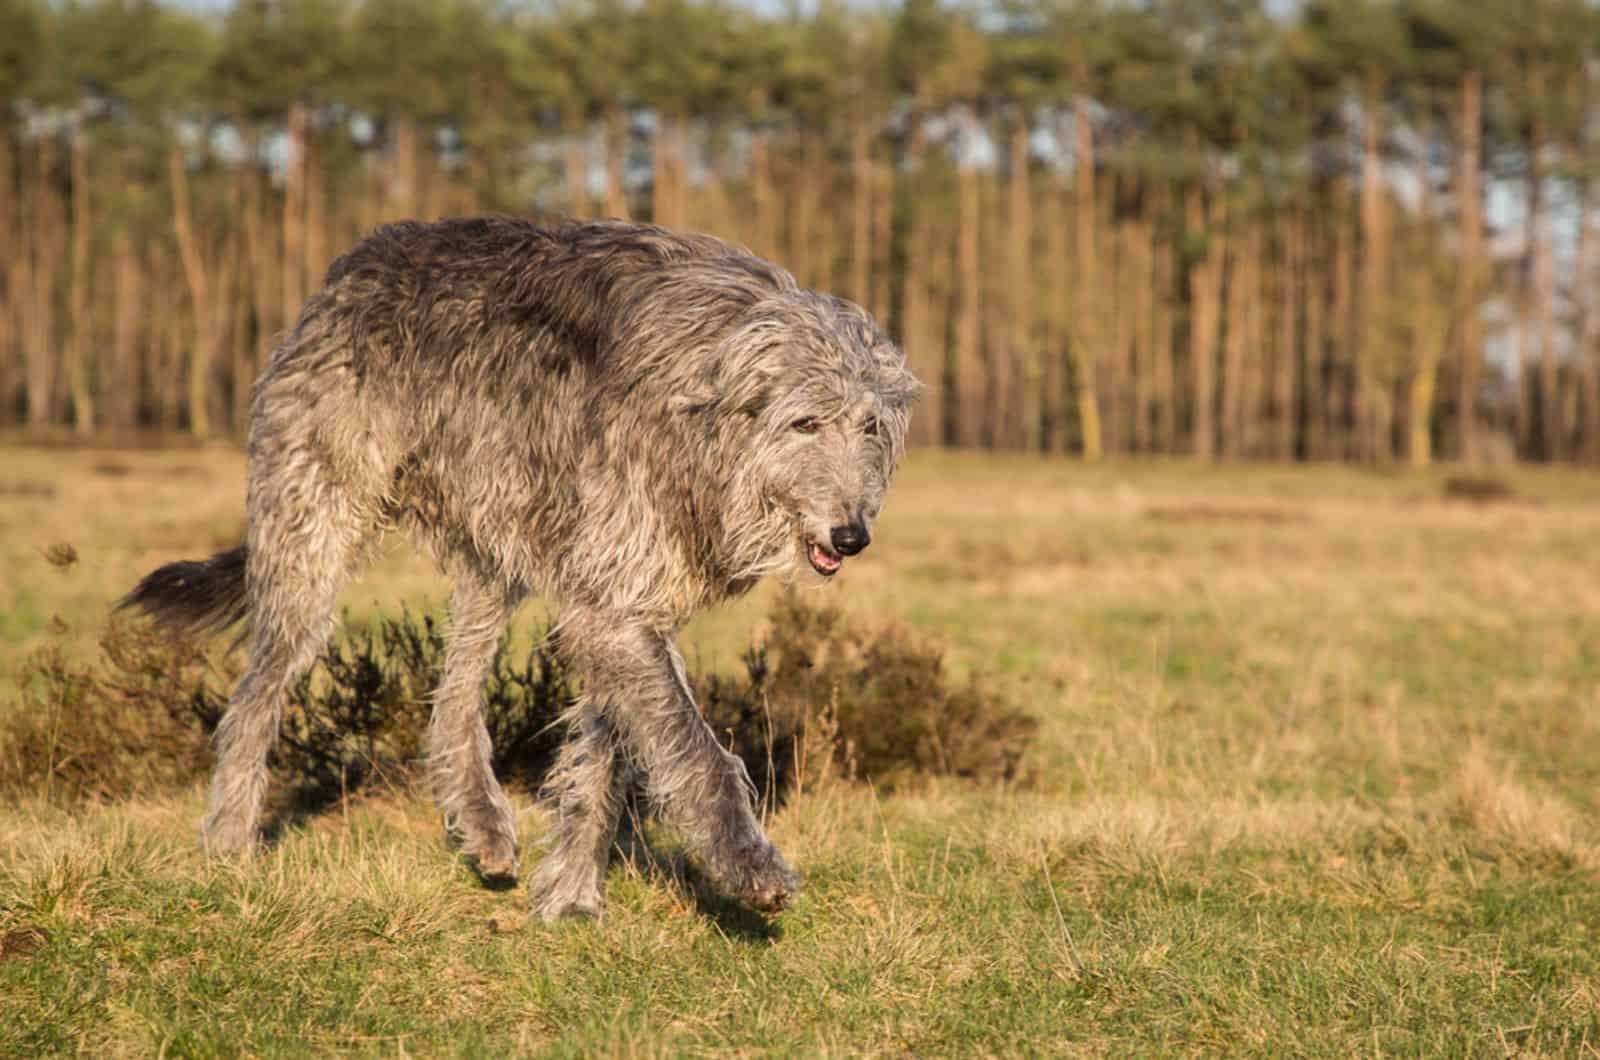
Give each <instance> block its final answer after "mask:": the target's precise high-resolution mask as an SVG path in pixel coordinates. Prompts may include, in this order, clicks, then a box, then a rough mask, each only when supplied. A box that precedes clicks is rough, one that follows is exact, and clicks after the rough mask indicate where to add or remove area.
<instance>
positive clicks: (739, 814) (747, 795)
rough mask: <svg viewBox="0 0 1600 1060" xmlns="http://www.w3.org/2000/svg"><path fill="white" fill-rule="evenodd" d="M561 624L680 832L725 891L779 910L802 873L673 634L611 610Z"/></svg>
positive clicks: (598, 702)
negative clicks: (769, 831) (772, 836)
mask: <svg viewBox="0 0 1600 1060" xmlns="http://www.w3.org/2000/svg"><path fill="white" fill-rule="evenodd" d="M562 627H563V628H562V634H561V637H562V642H563V644H564V645H565V646H566V648H567V650H568V652H569V655H570V656H571V658H572V659H573V661H574V662H576V663H577V664H578V666H579V668H580V670H581V671H582V672H583V673H584V675H585V677H586V679H587V681H588V688H587V692H586V694H587V696H588V698H589V702H590V703H591V704H592V705H594V706H596V707H598V708H599V709H600V710H602V711H603V712H604V714H605V716H606V717H608V718H609V719H610V720H611V722H612V724H613V725H615V726H616V729H617V731H618V733H620V735H621V737H622V742H623V746H624V748H625V749H626V751H627V754H628V755H629V756H630V757H631V758H632V759H633V760H634V761H635V762H636V763H637V764H638V765H639V766H640V767H641V768H642V769H643V770H644V773H645V778H646V787H647V791H648V793H649V795H650V798H651V801H652V802H653V803H654V804H655V805H656V806H657V807H659V808H660V809H661V811H662V812H663V813H664V814H665V816H666V817H667V818H668V819H669V820H671V821H672V822H673V823H674V824H676V825H678V826H679V827H680V828H682V829H683V830H684V832H685V833H686V834H687V836H688V838H689V841H690V844H691V845H692V847H693V849H694V850H695V851H696V853H697V854H698V855H699V856H700V858H701V859H702V860H703V862H704V863H705V866H706V869H707V870H708V871H709V872H710V874H711V876H712V878H713V879H714V880H715V881H716V883H717V884H718V885H719V886H720V887H722V888H723V889H725V890H726V891H727V892H728V893H729V894H731V895H732V896H733V897H736V898H738V899H740V900H741V901H743V902H745V903H746V904H748V905H750V906H751V907H752V908H755V909H759V910H762V911H763V912H776V911H777V910H779V909H782V908H783V907H784V906H785V905H786V904H788V902H789V900H790V899H791V898H793V897H794V896H795V895H796V894H798V893H799V890H800V882H801V881H800V876H799V875H798V874H797V873H796V872H795V871H794V870H793V869H791V868H790V867H789V865H788V863H787V862H785V861H784V859H783V855H782V854H780V853H778V850H777V848H776V847H774V846H773V845H772V844H771V843H770V842H768V841H767V837H766V836H765V835H764V834H763V833H762V831H761V824H760V822H759V821H757V819H756V815H755V809H754V805H753V802H754V789H753V786H752V785H751V783H750V776H749V774H748V772H746V770H745V767H744V763H743V762H741V761H740V760H739V759H738V758H737V757H736V756H734V755H732V754H730V753H728V752H727V751H725V750H723V749H722V747H721V746H720V745H719V744H718V743H717V739H716V736H715V735H714V734H713V733H712V731H711V728H710V727H709V726H708V725H706V723H705V720H704V719H703V718H701V716H700V712H699V711H698V710H697V709H696V708H695V704H694V697H693V694H692V693H691V692H690V691H689V682H688V679H687V677H686V675H685V673H684V667H683V656H682V655H680V654H679V652H678V649H677V646H676V645H674V644H673V642H672V638H671V637H670V636H669V635H668V634H666V633H664V632H662V631H660V630H657V629H654V628H652V627H650V626H649V625H648V624H646V623H642V622H637V621H633V620H629V619H624V618H619V617H618V616H615V615H606V614H590V615H581V616H580V615H570V616H568V617H567V619H565V620H564V621H563V623H562Z"/></svg>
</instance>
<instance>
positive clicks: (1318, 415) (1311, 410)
mask: <svg viewBox="0 0 1600 1060" xmlns="http://www.w3.org/2000/svg"><path fill="white" fill-rule="evenodd" d="M1315 202H1316V201H1315V199H1314V198H1313V197H1312V194H1311V192H1310V189H1307V196H1306V203H1307V209H1308V210H1314V209H1315ZM1303 220H1304V222H1305V230H1304V231H1305V248H1306V250H1305V260H1306V269H1305V280H1304V283H1303V284H1302V290H1303V291H1304V292H1305V302H1304V306H1305V328H1306V331H1305V372H1304V373H1303V376H1302V381H1301V384H1300V394H1299V396H1298V398H1297V404H1298V406H1299V412H1300V414H1301V415H1303V416H1304V420H1303V423H1304V428H1303V433H1304V439H1305V440H1304V444H1303V450H1302V451H1303V452H1304V453H1305V455H1306V457H1307V458H1309V459H1313V460H1321V459H1323V458H1325V457H1326V456H1327V453H1328V417H1327V411H1328V402H1327V396H1326V392H1325V391H1326V388H1327V379H1328V343H1327V332H1326V329H1325V327H1324V323H1323V322H1324V320H1325V319H1326V317H1327V296H1328V277H1327V271H1326V270H1327V269H1328V268H1329V267H1330V265H1331V262H1329V261H1328V259H1327V256H1326V251H1327V240H1326V238H1325V237H1323V238H1319V233H1322V232H1325V231H1326V230H1325V228H1323V227H1322V226H1319V225H1318V224H1317V221H1316V215H1315V213H1311V212H1308V213H1306V214H1305V215H1304V218H1303Z"/></svg>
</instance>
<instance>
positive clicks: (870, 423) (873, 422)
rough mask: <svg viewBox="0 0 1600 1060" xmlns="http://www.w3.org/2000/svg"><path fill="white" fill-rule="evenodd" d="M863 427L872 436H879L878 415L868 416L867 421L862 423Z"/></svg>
mask: <svg viewBox="0 0 1600 1060" xmlns="http://www.w3.org/2000/svg"><path fill="white" fill-rule="evenodd" d="M861 429H862V430H863V431H864V432H866V433H867V434H868V435H870V436H871V437H873V438H876V437H877V436H878V417H876V416H868V417H867V422H866V423H863V424H862V425H861Z"/></svg>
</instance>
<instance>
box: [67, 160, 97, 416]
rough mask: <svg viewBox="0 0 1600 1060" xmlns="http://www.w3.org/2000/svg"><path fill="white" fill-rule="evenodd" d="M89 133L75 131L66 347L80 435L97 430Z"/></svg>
mask: <svg viewBox="0 0 1600 1060" xmlns="http://www.w3.org/2000/svg"><path fill="white" fill-rule="evenodd" d="M89 199H90V184H89V134H88V132H87V131H86V130H84V129H82V128H75V129H74V130H73V131H72V293H71V295H70V296H69V300H68V305H69V306H70V310H69V312H70V315H71V318H72V319H71V321H70V328H71V331H70V339H69V343H68V347H67V390H68V393H70V394H71V397H72V426H73V429H74V430H76V431H77V432H78V433H79V434H88V433H90V432H91V431H93V430H94V426H95V414H94V380H93V378H92V373H91V371H90V366H89V359H90V357H91V356H92V355H93V349H94V302H93V299H92V297H91V293H90V290H89V288H90V283H91V278H90V272H89V235H90V219H89V218H90V203H89Z"/></svg>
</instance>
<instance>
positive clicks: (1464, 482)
mask: <svg viewBox="0 0 1600 1060" xmlns="http://www.w3.org/2000/svg"><path fill="white" fill-rule="evenodd" d="M1439 490H1440V492H1441V493H1442V494H1443V495H1444V498H1445V500H1451V501H1469V502H1471V503H1473V504H1493V503H1496V502H1500V501H1509V500H1513V499H1515V498H1516V496H1517V491H1516V488H1515V487H1514V486H1512V485H1511V483H1510V482H1509V481H1507V480H1506V479H1503V478H1501V477H1499V476H1498V475H1451V476H1450V477H1448V478H1446V479H1445V480H1444V483H1443V484H1442V485H1441V486H1440V487H1439Z"/></svg>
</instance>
